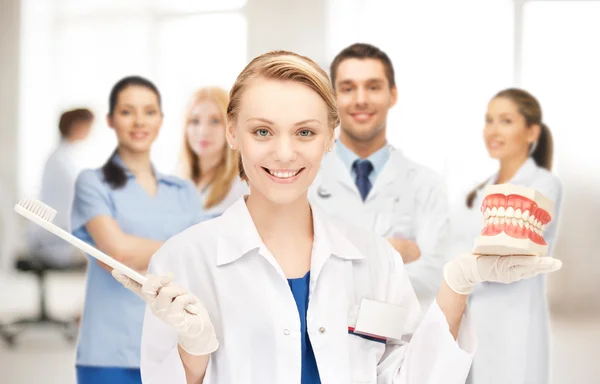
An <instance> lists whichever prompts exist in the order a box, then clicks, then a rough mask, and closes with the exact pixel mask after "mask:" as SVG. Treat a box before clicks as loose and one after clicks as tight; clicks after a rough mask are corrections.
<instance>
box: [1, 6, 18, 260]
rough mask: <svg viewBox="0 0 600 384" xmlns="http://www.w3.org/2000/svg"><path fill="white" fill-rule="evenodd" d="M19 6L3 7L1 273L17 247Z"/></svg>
mask: <svg viewBox="0 0 600 384" xmlns="http://www.w3.org/2000/svg"><path fill="white" fill-rule="evenodd" d="M19 5H20V4H19V0H2V3H1V4H0V270H1V269H4V268H5V267H6V264H5V263H6V261H7V259H6V257H5V254H4V253H5V252H9V251H10V250H11V249H12V246H13V244H14V242H13V241H12V240H13V236H10V235H9V233H10V230H11V229H13V228H14V227H13V223H12V221H11V220H12V219H14V218H15V216H14V213H13V212H12V209H11V208H12V205H13V204H14V202H15V199H17V196H18V193H17V167H16V159H17V157H18V153H17V148H18V143H17V133H18V131H17V127H18V123H19V121H18V117H19V108H18V100H19V32H20V6H19ZM3 216H6V218H7V219H8V220H9V221H8V222H6V221H5V220H6V219H3ZM3 234H7V235H3Z"/></svg>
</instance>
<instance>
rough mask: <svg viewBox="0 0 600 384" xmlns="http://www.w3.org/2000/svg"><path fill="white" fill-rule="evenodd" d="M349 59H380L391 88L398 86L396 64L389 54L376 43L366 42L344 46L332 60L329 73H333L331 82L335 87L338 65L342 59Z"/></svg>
mask: <svg viewBox="0 0 600 384" xmlns="http://www.w3.org/2000/svg"><path fill="white" fill-rule="evenodd" d="M348 59H373V60H379V61H380V62H381V64H383V68H384V70H385V77H386V78H387V81H388V83H389V84H390V88H393V87H395V86H396V79H395V77H394V66H393V65H392V61H391V60H390V58H389V56H388V55H387V54H386V53H385V52H383V51H382V50H381V49H379V48H377V47H376V46H374V45H371V44H365V43H355V44H352V45H351V46H349V47H346V48H344V49H343V50H342V51H341V52H340V53H338V54H337V55H336V56H335V58H334V59H333V61H332V62H331V66H330V67H329V73H330V75H331V84H333V87H334V88H335V79H336V75H337V70H338V67H339V66H340V64H341V63H342V61H344V60H348Z"/></svg>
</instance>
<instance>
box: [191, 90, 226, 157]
mask: <svg viewBox="0 0 600 384" xmlns="http://www.w3.org/2000/svg"><path fill="white" fill-rule="evenodd" d="M186 133H187V140H188V144H189V146H190V148H191V149H192V151H193V152H194V153H195V154H196V155H197V156H198V157H200V161H202V158H203V157H207V158H209V157H210V158H220V157H221V156H222V155H223V151H224V150H225V120H224V116H223V115H222V113H221V110H220V109H219V107H218V106H217V104H216V103H215V102H213V101H211V100H202V101H199V102H198V103H196V104H195V105H194V106H193V107H192V108H191V110H190V114H189V117H188V124H187V127H186Z"/></svg>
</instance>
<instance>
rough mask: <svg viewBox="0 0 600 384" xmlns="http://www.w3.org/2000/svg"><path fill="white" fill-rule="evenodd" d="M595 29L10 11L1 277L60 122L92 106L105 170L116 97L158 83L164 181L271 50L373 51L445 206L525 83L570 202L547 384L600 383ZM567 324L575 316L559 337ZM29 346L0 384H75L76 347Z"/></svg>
mask: <svg viewBox="0 0 600 384" xmlns="http://www.w3.org/2000/svg"><path fill="white" fill-rule="evenodd" d="M598 20H600V0H588V1H583V0H582V1H576V0H387V1H384V0H302V1H299V0H2V2H0V116H1V119H0V194H1V195H2V196H4V197H3V198H2V199H0V216H1V217H0V252H1V254H0V259H1V260H0V261H1V262H2V266H3V267H5V268H6V267H10V265H11V260H10V257H13V256H14V252H12V250H13V248H16V245H18V243H19V242H20V237H19V236H18V234H19V227H20V226H21V224H22V223H23V222H24V220H21V219H20V218H19V217H17V215H15V214H14V213H11V212H12V204H14V202H15V201H16V200H18V198H20V197H21V196H23V195H24V194H35V193H37V189H38V185H39V180H40V177H41V171H42V167H43V164H44V160H45V158H46V156H47V155H48V154H49V153H50V151H51V150H52V149H53V148H54V146H55V145H56V142H57V140H58V134H57V121H58V117H59V115H60V113H61V111H63V110H64V109H67V108H72V107H78V106H85V107H89V108H91V109H93V111H94V112H95V114H96V115H97V117H98V119H97V122H96V124H95V126H94V131H93V137H92V139H91V140H90V144H93V145H94V146H93V147H90V148H89V151H88V158H87V159H86V162H88V164H89V165H90V166H99V165H100V164H102V163H103V162H104V161H105V160H106V158H107V157H108V155H109V154H110V153H111V151H112V149H113V148H114V145H115V140H114V136H113V134H112V132H111V131H110V130H109V129H108V128H107V126H106V123H105V121H104V116H105V114H106V112H107V108H108V100H107V99H108V93H109V91H110V87H111V86H112V85H113V84H114V83H115V82H116V81H117V80H119V79H120V78H122V77H123V76H126V75H130V74H139V75H143V76H147V77H149V78H150V79H152V80H153V81H154V82H156V84H157V85H158V87H159V88H160V90H161V92H162V95H163V100H164V111H165V114H166V118H165V124H164V126H163V130H162V132H161V135H160V138H159V140H158V143H157V146H156V148H155V152H154V154H153V157H154V161H155V163H156V164H157V166H158V167H159V169H161V170H162V171H165V172H169V171H171V170H172V169H173V166H174V165H175V162H176V160H177V156H178V154H179V150H180V145H181V134H182V126H181V120H182V115H183V111H184V108H185V103H186V102H187V99H188V97H189V96H190V94H191V93H192V92H193V90H195V89H196V88H198V87H201V86H205V85H221V86H223V87H229V86H230V85H231V83H232V82H233V79H234V78H235V76H236V75H237V73H239V71H240V70H241V69H242V67H243V66H244V65H245V64H246V63H247V61H248V60H249V59H250V58H252V57H254V56H256V55H258V54H260V53H263V52H265V51H267V50H271V49H289V50H293V51H297V52H299V53H302V54H306V55H308V56H310V57H312V58H314V59H315V61H316V62H317V63H319V64H321V65H322V66H323V67H327V66H328V64H329V62H330V61H331V59H332V58H333V57H334V55H335V54H336V53H337V52H338V51H339V50H340V49H342V48H343V47H345V46H346V45H348V44H351V43H353V42H355V41H363V42H369V43H373V44H376V45H379V46H380V47H381V48H383V49H384V50H385V51H387V52H388V53H389V55H390V56H391V58H392V60H393V62H394V65H395V68H396V80H397V83H398V88H399V101H398V104H397V106H396V107H395V108H394V109H393V111H392V112H391V116H390V121H389V141H390V142H391V143H392V144H394V145H396V146H398V147H400V148H401V149H402V150H403V151H404V152H405V153H406V154H407V155H408V156H409V157H411V158H412V159H414V160H416V161H418V162H421V163H423V164H426V165H428V166H430V167H431V168H433V169H435V170H437V171H438V172H440V173H441V174H442V175H443V176H444V177H445V178H446V180H447V182H448V187H449V190H450V199H451V201H452V202H456V201H458V200H462V198H463V197H464V192H465V191H466V190H468V189H470V188H471V187H472V186H473V185H474V184H475V183H478V182H479V181H481V180H482V179H483V178H484V177H487V175H488V174H490V173H491V172H493V171H494V170H495V168H496V164H495V163H494V162H493V161H491V160H489V159H488V157H487V154H486V152H485V149H484V147H483V143H482V139H481V133H482V128H483V116H484V112H485V107H486V103H487V102H488V100H489V99H490V98H491V97H492V95H493V94H494V93H496V92H497V91H499V90H500V89H503V88H506V87H510V86H515V85H516V86H522V87H524V88H526V89H528V90H530V91H531V92H532V93H533V94H534V95H535V96H536V97H537V98H538V99H539V100H540V102H541V104H542V107H543V109H544V114H545V118H544V120H545V122H546V123H547V124H548V126H549V127H550V128H551V130H552V132H553V135H554V139H555V170H554V171H555V172H556V173H557V174H558V175H559V176H560V178H561V180H562V181H563V184H564V191H565V200H564V204H563V212H562V220H561V230H560V237H559V241H558V244H557V247H556V256H557V257H560V258H561V259H562V260H563V262H564V267H563V270H561V271H560V272H559V273H557V274H554V275H553V276H552V278H551V279H550V284H549V287H550V290H551V292H550V293H551V294H550V299H551V302H552V304H553V341H556V344H555V345H556V346H559V347H558V348H555V349H554V352H553V358H554V359H555V364H553V368H554V371H555V372H556V375H554V379H555V382H554V383H553V384H559V383H565V382H571V381H572V382H576V383H588V382H593V380H594V378H597V377H599V376H600V372H599V371H598V365H597V364H596V363H595V362H594V360H593V358H594V357H595V354H597V353H596V351H597V343H594V337H595V340H597V339H598V335H599V334H600V333H598V332H600V329H599V328H598V327H597V324H598V322H597V321H595V322H594V321H592V322H590V324H592V325H589V326H586V325H585V323H583V322H580V320H583V319H584V317H585V313H586V312H591V311H594V310H596V311H600V295H599V292H600V256H599V254H598V250H597V249H598V247H597V244H596V242H595V240H596V239H597V237H598V229H597V228H599V227H600V200H599V199H598V196H600V151H599V150H598V142H599V135H598V132H599V131H600V119H598V116H597V115H598V112H597V111H598V110H599V106H600V92H599V91H598V90H599V89H600V49H598V48H597V47H599V46H600V22H598ZM3 281H4V280H1V279H0V282H3ZM2 302H3V301H2V300H0V303H2ZM560 317H564V318H568V320H566V322H565V323H562V324H566V326H565V327H563V328H561V327H560V322H559V319H560ZM557 322H559V327H557V326H556V323H557ZM586 342H587V344H586ZM29 345H30V350H27V349H26V348H23V349H21V350H19V352H18V353H10V354H2V352H1V351H0V371H2V372H17V373H15V375H18V376H19V377H20V378H21V379H22V380H23V381H18V380H17V381H12V380H10V378H9V379H8V381H7V382H16V383H19V382H26V383H30V382H37V381H39V377H40V376H43V377H44V378H45V379H49V378H53V379H54V381H55V382H60V383H67V382H72V381H69V380H70V379H66V378H65V377H67V375H68V377H69V378H71V373H72V351H71V350H70V349H67V350H66V351H65V352H64V354H63V355H60V356H59V357H56V355H55V352H54V350H52V349H51V348H54V347H55V344H52V347H51V348H50V349H48V348H47V349H46V351H47V354H46V355H43V353H44V352H43V347H41V346H40V344H39V342H38V341H37V339H34V341H32V342H30V344H29ZM586 345H587V349H586ZM21 351H23V354H22V355H21V354H20V353H21ZM32 351H33V352H32ZM39 351H41V352H39ZM38 352H39V353H42V355H37V353H38ZM26 354H27V356H30V360H27V358H26V357H25V355H26ZM8 357H10V358H8ZM59 360H60V363H59ZM40 362H44V363H46V365H45V366H44V367H42V365H40V364H41V363H40ZM2 364H4V365H2ZM60 364H63V365H60ZM31 366H36V367H40V370H39V371H38V370H35V371H32V370H31V368H30V367H31ZM50 367H52V368H51V369H50ZM57 367H58V368H57ZM55 368H56V370H55ZM59 370H60V372H58V371H59ZM50 372H56V373H57V374H56V375H54V374H51V373H50ZM61 374H63V375H65V376H61ZM28 375H29V376H28ZM15 377H17V376H15ZM3 379H5V377H4V376H3ZM63 379H64V380H63ZM0 381H1V380H0ZM4 381H6V380H4ZM4 381H3V382H4Z"/></svg>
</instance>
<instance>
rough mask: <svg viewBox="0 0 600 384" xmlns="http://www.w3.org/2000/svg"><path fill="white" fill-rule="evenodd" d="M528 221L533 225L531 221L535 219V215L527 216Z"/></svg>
mask: <svg viewBox="0 0 600 384" xmlns="http://www.w3.org/2000/svg"><path fill="white" fill-rule="evenodd" d="M523 220H525V218H523ZM527 221H528V222H529V224H532V225H533V222H534V221H535V216H529V220H527Z"/></svg>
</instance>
